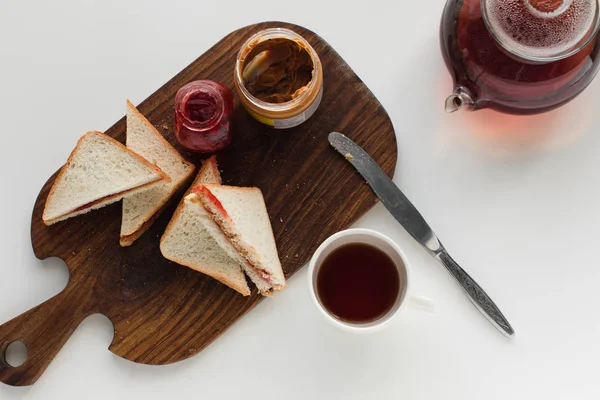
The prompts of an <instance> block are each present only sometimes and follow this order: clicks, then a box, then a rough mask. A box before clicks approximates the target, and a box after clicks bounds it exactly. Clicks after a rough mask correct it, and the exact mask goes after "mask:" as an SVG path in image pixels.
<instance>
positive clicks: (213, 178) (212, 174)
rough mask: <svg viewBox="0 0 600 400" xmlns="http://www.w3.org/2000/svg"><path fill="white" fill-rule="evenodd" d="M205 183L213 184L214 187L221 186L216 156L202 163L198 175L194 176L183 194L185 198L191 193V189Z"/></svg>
mask: <svg viewBox="0 0 600 400" xmlns="http://www.w3.org/2000/svg"><path fill="white" fill-rule="evenodd" d="M205 183H213V184H215V185H220V184H221V173H220V172H219V166H218V165H217V156H212V157H211V158H209V159H208V160H206V161H204V162H203V163H202V167H201V168H200V171H198V175H196V178H195V179H194V182H193V183H192V185H191V186H190V188H189V189H188V191H187V192H186V193H185V194H186V196H187V195H188V194H190V193H192V188H193V187H194V186H198V185H202V184H205ZM184 197H185V196H184Z"/></svg>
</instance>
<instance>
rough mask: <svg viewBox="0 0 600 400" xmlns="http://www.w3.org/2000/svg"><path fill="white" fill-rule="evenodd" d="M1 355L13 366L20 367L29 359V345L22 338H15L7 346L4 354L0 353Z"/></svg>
mask: <svg viewBox="0 0 600 400" xmlns="http://www.w3.org/2000/svg"><path fill="white" fill-rule="evenodd" d="M0 356H1V358H2V359H3V360H4V361H5V362H6V363H7V364H8V365H10V366H11V367H13V368H16V367H20V366H21V365H23V364H25V361H27V346H25V343H23V342H21V341H20V340H15V341H14V342H12V343H10V344H9V345H8V346H7V347H6V350H5V351H4V354H0Z"/></svg>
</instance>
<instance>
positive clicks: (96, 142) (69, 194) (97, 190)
mask: <svg viewBox="0 0 600 400" xmlns="http://www.w3.org/2000/svg"><path fill="white" fill-rule="evenodd" d="M169 179H170V178H169V176H168V175H167V174H165V173H164V172H163V171H162V170H161V169H160V168H158V167H157V166H155V165H153V164H151V163H149V162H148V161H147V160H145V159H144V158H143V157H141V156H139V155H138V154H136V153H134V152H132V151H130V150H128V149H127V148H126V147H125V146H123V145H122V144H121V143H119V142H118V141H116V140H115V139H113V138H111V137H109V136H107V135H105V134H103V133H101V132H96V131H92V132H88V133H86V134H85V135H83V136H82V137H81V138H80V139H79V142H78V143H77V146H76V147H75V149H74V150H73V152H72V153H71V155H70V156H69V159H68V160H67V163H66V164H65V165H64V166H63V168H62V169H61V171H60V173H59V175H58V177H57V178H56V180H55V181H54V185H53V186H52V189H51V190H50V194H49V195H48V198H47V200H46V205H45V207H44V213H43V216H42V219H43V221H44V223H45V224H46V225H52V224H54V223H56V222H59V221H63V220H65V219H67V218H71V217H75V216H77V215H80V214H84V213H87V212H89V211H91V210H95V209H97V208H101V207H104V206H107V205H109V204H111V203H114V202H116V201H119V200H121V199H122V198H126V197H128V196H132V195H135V194H136V193H139V192H141V191H144V190H148V189H149V188H151V187H152V186H156V185H160V184H161V183H162V182H166V181H169Z"/></svg>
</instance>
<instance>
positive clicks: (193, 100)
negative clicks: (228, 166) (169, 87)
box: [175, 80, 233, 153]
mask: <svg viewBox="0 0 600 400" xmlns="http://www.w3.org/2000/svg"><path fill="white" fill-rule="evenodd" d="M232 111H233V95H232V93H231V90H229V89H228V88H226V87H225V86H223V85H221V84H219V83H217V82H213V81H207V80H203V81H194V82H190V83H188V84H187V85H185V86H184V87H182V88H181V89H179V91H178V92H177V96H175V135H176V137H177V140H178V141H179V143H180V144H181V145H182V146H183V147H185V148H186V149H188V150H191V151H196V152H200V153H213V152H216V151H219V150H223V149H224V148H226V147H227V146H229V145H230V144H231V139H232V137H231V112H232Z"/></svg>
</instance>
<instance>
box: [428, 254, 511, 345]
mask: <svg viewBox="0 0 600 400" xmlns="http://www.w3.org/2000/svg"><path fill="white" fill-rule="evenodd" d="M436 258H437V259H438V260H439V261H440V262H441V263H442V265H443V266H444V267H446V269H447V270H448V272H450V275H452V276H453V277H454V279H456V281H457V282H458V284H459V285H460V287H461V288H462V289H463V290H464V291H465V293H466V294H467V295H468V297H469V299H470V300H471V302H472V303H473V304H474V305H475V307H477V308H478V309H479V310H480V311H482V312H483V314H484V315H485V316H486V317H487V318H488V319H489V320H490V322H491V323H492V324H494V325H496V327H497V328H499V329H500V330H501V331H502V332H503V333H504V334H505V335H506V336H508V337H512V336H514V334H515V331H514V330H513V328H512V326H510V323H509V322H508V321H507V320H506V318H505V317H504V315H502V312H501V311H500V309H499V308H498V307H497V306H496V304H494V302H493V301H492V299H491V298H490V297H489V296H488V295H487V293H485V291H484V290H483V289H482V288H481V287H480V286H479V285H478V284H477V282H475V280H473V278H471V277H470V276H469V274H468V273H467V272H466V271H465V270H464V269H462V268H461V267H460V265H458V263H457V262H456V261H454V259H453V258H452V257H450V254H448V252H447V251H445V250H443V251H441V252H440V253H438V254H437V255H436Z"/></svg>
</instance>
